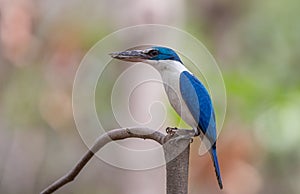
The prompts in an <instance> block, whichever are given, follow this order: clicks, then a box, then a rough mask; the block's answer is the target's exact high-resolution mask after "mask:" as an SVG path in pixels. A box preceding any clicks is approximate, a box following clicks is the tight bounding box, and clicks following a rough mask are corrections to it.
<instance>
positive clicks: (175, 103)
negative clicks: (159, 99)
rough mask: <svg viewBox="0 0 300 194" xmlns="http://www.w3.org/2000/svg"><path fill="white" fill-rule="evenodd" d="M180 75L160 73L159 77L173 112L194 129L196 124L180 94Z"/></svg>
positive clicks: (169, 72) (167, 72) (173, 72)
mask: <svg viewBox="0 0 300 194" xmlns="http://www.w3.org/2000/svg"><path fill="white" fill-rule="evenodd" d="M180 73H181V72H178V71H164V72H162V74H161V75H162V79H163V83H164V88H165V91H166V94H167V96H168V99H169V101H170V104H171V105H172V107H173V108H174V109H175V111H176V112H177V113H178V114H179V116H180V117H181V118H182V119H183V120H184V121H185V122H186V123H187V124H188V125H190V126H191V127H193V128H194V129H196V128H197V126H198V124H197V122H196V121H195V120H194V118H193V116H192V114H191V112H190V111H189V109H188V107H187V105H186V103H185V102H184V100H183V98H182V95H181V92H180V79H179V78H180Z"/></svg>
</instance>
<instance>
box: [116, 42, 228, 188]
mask: <svg viewBox="0 0 300 194" xmlns="http://www.w3.org/2000/svg"><path fill="white" fill-rule="evenodd" d="M110 55H111V56H112V57H113V58H116V59H120V60H123V61H130V62H144V63H147V64H149V65H151V66H152V67H154V68H155V69H156V70H157V71H158V72H159V73H160V75H161V78H162V81H163V84H164V88H165V91H166V93H167V96H168V99H169V101H170V104H171V106H172V107H173V108H174V109H175V111H176V112H177V113H178V114H179V115H180V116H181V118H182V119H183V120H184V121H185V122H186V123H187V124H188V125H190V126H191V127H192V128H193V129H194V130H195V136H198V135H200V137H201V139H202V140H204V139H206V140H208V141H206V143H205V141H204V144H205V146H206V148H207V149H209V152H210V155H211V158H212V161H213V164H214V167H215V172H216V176H217V180H218V184H219V187H220V188H221V189H222V188H223V184H222V179H221V173H220V168H219V163H218V157H217V150H216V149H217V148H216V140H217V134H216V120H215V112H214V107H213V104H212V100H211V98H210V95H209V93H208V91H207V90H206V88H205V86H204V85H203V84H202V83H201V82H200V81H199V80H198V79H197V78H196V77H195V76H194V75H193V74H192V73H191V72H190V71H189V70H188V69H187V68H186V67H185V66H184V64H183V62H182V61H181V59H180V58H179V56H178V55H177V54H176V52H175V51H173V50H172V49H170V48H166V47H160V46H154V47H150V48H147V49H145V50H127V51H123V52H114V53H111V54H110Z"/></svg>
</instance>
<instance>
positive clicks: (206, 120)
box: [179, 71, 216, 143]
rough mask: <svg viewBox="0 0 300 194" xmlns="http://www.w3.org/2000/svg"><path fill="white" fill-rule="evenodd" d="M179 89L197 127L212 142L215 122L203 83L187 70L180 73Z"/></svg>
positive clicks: (214, 134) (214, 138) (214, 139)
mask: <svg viewBox="0 0 300 194" xmlns="http://www.w3.org/2000/svg"><path fill="white" fill-rule="evenodd" d="M179 82H180V91H181V95H182V98H183V100H184V101H185V103H186V105H187V106H188V108H189V110H190V112H191V114H192V115H193V118H194V119H195V120H196V122H198V127H199V128H200V129H201V131H202V132H203V133H204V134H205V136H206V137H207V138H208V139H209V140H210V141H211V143H214V142H215V141H216V122H215V114H214V110H213V105H212V102H211V99H210V96H209V93H208V91H207V90H206V88H205V87H204V85H203V84H202V83H201V82H200V81H199V80H198V79H197V78H196V77H195V76H194V75H192V74H191V73H189V72H188V71H183V72H182V73H181V74H180V81H179Z"/></svg>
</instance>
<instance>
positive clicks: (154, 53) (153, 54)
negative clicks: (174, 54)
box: [147, 50, 159, 57]
mask: <svg viewBox="0 0 300 194" xmlns="http://www.w3.org/2000/svg"><path fill="white" fill-rule="evenodd" d="M147 54H148V55H150V56H151V57H154V56H157V55H158V54H159V51H158V50H150V51H149V52H148V53H147Z"/></svg>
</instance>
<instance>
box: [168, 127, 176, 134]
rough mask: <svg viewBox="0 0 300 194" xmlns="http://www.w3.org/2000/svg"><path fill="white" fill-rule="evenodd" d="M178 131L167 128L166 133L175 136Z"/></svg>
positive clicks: (173, 128)
mask: <svg viewBox="0 0 300 194" xmlns="http://www.w3.org/2000/svg"><path fill="white" fill-rule="evenodd" d="M177 130H178V128H177V127H167V128H166V132H167V134H169V135H174V134H175V133H176V131H177Z"/></svg>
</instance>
